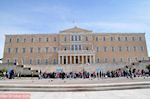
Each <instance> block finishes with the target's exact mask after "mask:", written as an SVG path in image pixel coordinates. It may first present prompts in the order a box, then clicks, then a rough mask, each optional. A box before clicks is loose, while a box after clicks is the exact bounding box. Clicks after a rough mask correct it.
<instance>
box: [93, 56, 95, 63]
mask: <svg viewBox="0 0 150 99" xmlns="http://www.w3.org/2000/svg"><path fill="white" fill-rule="evenodd" d="M93 64H95V55H93Z"/></svg>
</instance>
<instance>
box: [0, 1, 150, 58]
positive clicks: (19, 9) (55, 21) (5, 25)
mask: <svg viewBox="0 0 150 99" xmlns="http://www.w3.org/2000/svg"><path fill="white" fill-rule="evenodd" d="M73 20H75V21H76V25H77V26H78V27H81V28H85V29H89V30H93V32H98V33H103V32H105V33H106V32H108V33H109V32H117V33H118V32H119V33H120V32H123V33H124V32H125V33H126V32H127V33H129V32H131V33H143V32H144V33H146V42H147V48H148V52H149V56H150V0H0V34H1V36H0V50H1V51H0V58H1V57H3V49H4V41H5V34H33V33H58V32H59V31H60V30H64V29H68V28H72V27H73V26H74V24H73Z"/></svg>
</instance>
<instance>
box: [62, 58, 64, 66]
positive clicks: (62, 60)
mask: <svg viewBox="0 0 150 99" xmlns="http://www.w3.org/2000/svg"><path fill="white" fill-rule="evenodd" d="M62 64H64V56H62Z"/></svg>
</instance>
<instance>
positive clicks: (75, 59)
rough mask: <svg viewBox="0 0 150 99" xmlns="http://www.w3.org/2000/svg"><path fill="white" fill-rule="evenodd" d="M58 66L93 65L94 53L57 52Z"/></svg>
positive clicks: (84, 51)
mask: <svg viewBox="0 0 150 99" xmlns="http://www.w3.org/2000/svg"><path fill="white" fill-rule="evenodd" d="M58 62H59V64H94V63H95V54H94V51H87V50H82V51H59V52H58Z"/></svg>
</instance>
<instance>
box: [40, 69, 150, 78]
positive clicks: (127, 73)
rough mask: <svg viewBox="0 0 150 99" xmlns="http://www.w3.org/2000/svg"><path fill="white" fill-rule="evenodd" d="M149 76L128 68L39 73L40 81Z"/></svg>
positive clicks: (146, 73)
mask: <svg viewBox="0 0 150 99" xmlns="http://www.w3.org/2000/svg"><path fill="white" fill-rule="evenodd" d="M149 76H150V70H149V71H145V70H136V69H135V68H134V69H131V68H128V67H126V69H125V70H121V69H118V70H115V71H107V72H103V71H97V72H87V71H84V70H83V72H70V73H65V72H63V71H61V72H52V73H46V72H44V73H42V71H40V73H39V79H42V78H60V79H65V78H72V79H76V78H83V79H87V78H117V77H126V78H131V79H133V78H135V77H149Z"/></svg>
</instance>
